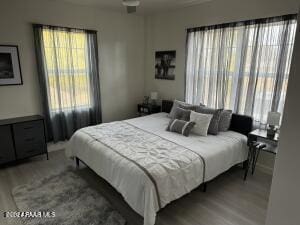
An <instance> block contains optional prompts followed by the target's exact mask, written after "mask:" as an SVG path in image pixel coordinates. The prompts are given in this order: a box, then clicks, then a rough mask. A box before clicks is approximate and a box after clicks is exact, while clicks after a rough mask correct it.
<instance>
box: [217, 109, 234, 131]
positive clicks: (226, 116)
mask: <svg viewBox="0 0 300 225" xmlns="http://www.w3.org/2000/svg"><path fill="white" fill-rule="evenodd" d="M231 117H232V110H223V111H222V112H221V115H220V122H219V131H222V132H224V131H228V130H229V128H230V123H231Z"/></svg>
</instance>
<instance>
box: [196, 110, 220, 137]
mask: <svg viewBox="0 0 300 225" xmlns="http://www.w3.org/2000/svg"><path fill="white" fill-rule="evenodd" d="M222 111H223V109H212V108H208V107H204V106H198V107H197V108H196V112H198V113H203V114H212V115H213V117H212V119H211V121H210V124H209V127H208V133H209V134H213V135H217V134H218V133H219V122H220V117H221V112H222Z"/></svg>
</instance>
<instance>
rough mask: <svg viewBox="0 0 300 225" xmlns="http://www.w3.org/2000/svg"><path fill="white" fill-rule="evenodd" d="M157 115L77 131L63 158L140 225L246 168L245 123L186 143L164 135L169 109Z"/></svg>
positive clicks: (177, 136) (185, 139) (235, 122)
mask: <svg viewBox="0 0 300 225" xmlns="http://www.w3.org/2000/svg"><path fill="white" fill-rule="evenodd" d="M162 109H163V111H165V112H162V113H157V114H152V115H149V116H144V117H138V118H134V119H129V120H124V121H116V122H111V123H104V124H101V125H97V126H91V127H87V128H83V129H80V130H78V131H77V132H76V133H75V134H74V135H73V136H72V138H71V140H70V142H69V146H68V148H67V149H66V155H67V156H68V157H71V158H76V159H79V160H81V161H82V162H84V163H85V164H86V165H87V166H88V167H90V168H91V169H92V170H93V171H94V172H96V173H97V174H98V175H99V176H101V177H102V178H104V179H105V180H106V181H108V182H109V183H110V184H111V185H112V186H113V187H114V188H115V189H116V190H117V191H118V192H119V193H121V194H122V196H123V198H124V199H125V201H126V202H127V203H128V204H129V205H130V206H131V207H132V209H133V210H135V211H136V212H137V213H138V214H140V215H141V216H142V217H143V218H144V225H154V224H155V218H156V213H157V212H158V211H159V210H160V209H161V208H163V207H165V206H166V205H167V204H169V203H170V202H171V201H174V200H176V199H178V198H180V197H182V196H183V195H185V194H187V193H189V192H191V191H192V190H193V189H195V188H197V187H198V186H199V185H201V184H203V183H206V182H208V181H210V180H212V179H213V178H215V177H216V176H218V175H220V174H221V173H223V172H225V171H226V170H228V169H229V168H231V167H232V166H234V165H236V164H239V163H242V162H245V161H246V160H247V154H248V149H247V136H246V134H247V132H249V131H248V130H249V129H251V128H250V127H249V126H250V122H251V126H252V121H250V120H249V118H247V117H243V116H239V115H234V116H233V118H232V123H231V130H230V131H227V132H221V133H219V134H218V135H216V136H214V135H209V136H207V137H200V136H197V135H193V134H191V135H190V136H189V137H185V136H182V135H180V134H177V133H171V132H168V131H166V127H167V125H168V123H169V120H170V119H169V118H168V117H167V115H168V114H167V113H166V112H167V111H169V107H167V104H163V107H162ZM245 124H246V125H245ZM247 124H248V125H247Z"/></svg>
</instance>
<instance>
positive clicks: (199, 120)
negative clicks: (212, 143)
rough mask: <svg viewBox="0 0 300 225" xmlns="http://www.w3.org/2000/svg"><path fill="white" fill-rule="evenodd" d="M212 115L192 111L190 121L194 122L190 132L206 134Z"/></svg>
mask: <svg viewBox="0 0 300 225" xmlns="http://www.w3.org/2000/svg"><path fill="white" fill-rule="evenodd" d="M212 117H213V115H212V114H202V113H197V112H194V111H192V112H191V115H190V121H191V122H195V126H194V128H193V129H192V133H195V134H198V135H200V136H207V131H208V127H209V124H210V121H211V119H212Z"/></svg>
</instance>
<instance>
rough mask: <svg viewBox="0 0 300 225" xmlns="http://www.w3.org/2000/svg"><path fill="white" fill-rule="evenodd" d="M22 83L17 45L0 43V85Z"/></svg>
mask: <svg viewBox="0 0 300 225" xmlns="http://www.w3.org/2000/svg"><path fill="white" fill-rule="evenodd" d="M18 84H22V75H21V69H20V62H19V52H18V46H15V45H0V85H18Z"/></svg>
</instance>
